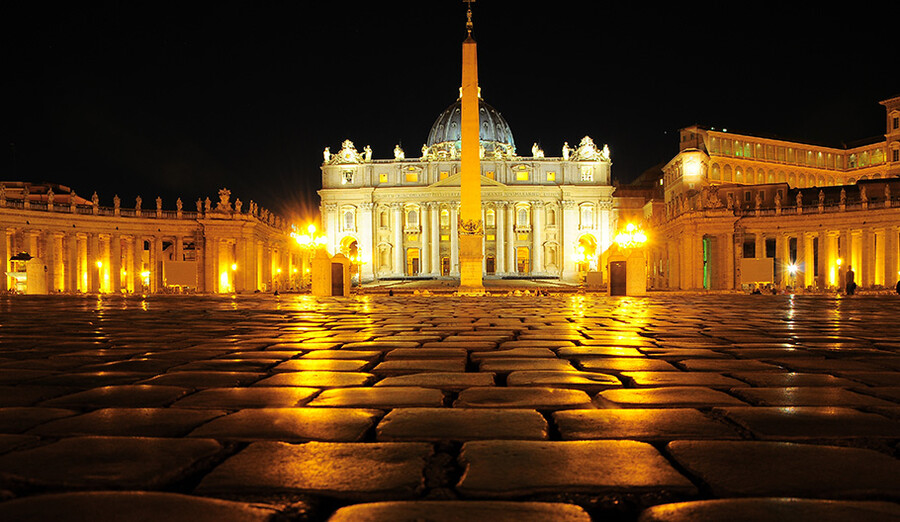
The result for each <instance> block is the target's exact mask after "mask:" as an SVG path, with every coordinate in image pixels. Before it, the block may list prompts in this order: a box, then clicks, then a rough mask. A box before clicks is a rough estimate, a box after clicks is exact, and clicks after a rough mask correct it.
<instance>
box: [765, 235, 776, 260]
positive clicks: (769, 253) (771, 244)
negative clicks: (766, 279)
mask: <svg viewBox="0 0 900 522" xmlns="http://www.w3.org/2000/svg"><path fill="white" fill-rule="evenodd" d="M766 257H769V258H774V257H775V238H774V237H769V238H766Z"/></svg>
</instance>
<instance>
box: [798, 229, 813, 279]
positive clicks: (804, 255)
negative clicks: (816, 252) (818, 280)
mask: <svg viewBox="0 0 900 522" xmlns="http://www.w3.org/2000/svg"><path fill="white" fill-rule="evenodd" d="M808 241H809V238H807V237H806V233H804V232H800V233H799V234H797V277H796V278H795V279H796V281H797V285H799V286H800V287H801V288H806V287H807V286H808V285H809V284H810V280H811V279H812V277H811V276H812V273H813V271H812V263H811V262H810V260H809V250H811V249H807V248H806V246H807V242H808Z"/></svg>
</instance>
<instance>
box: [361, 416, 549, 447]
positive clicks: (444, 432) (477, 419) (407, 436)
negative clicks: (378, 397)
mask: <svg viewBox="0 0 900 522" xmlns="http://www.w3.org/2000/svg"><path fill="white" fill-rule="evenodd" d="M547 430H548V428H547V421H546V420H545V419H544V417H543V416H541V414H540V413H538V412H537V411H535V410H525V409H522V410H518V409H488V408H485V409H468V408H398V409H395V410H393V411H391V412H390V413H388V414H387V415H386V416H385V417H384V419H382V420H381V422H379V423H378V426H377V428H376V430H375V431H376V437H377V438H378V440H380V441H441V440H456V441H465V440H477V439H532V440H540V439H546V438H547V433H548V432H547Z"/></svg>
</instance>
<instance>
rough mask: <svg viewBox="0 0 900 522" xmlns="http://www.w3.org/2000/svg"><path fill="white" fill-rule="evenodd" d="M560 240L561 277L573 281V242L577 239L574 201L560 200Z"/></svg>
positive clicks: (576, 216)
mask: <svg viewBox="0 0 900 522" xmlns="http://www.w3.org/2000/svg"><path fill="white" fill-rule="evenodd" d="M561 203H562V206H563V211H562V230H563V233H562V241H561V242H560V245H559V256H560V262H561V263H562V267H563V272H562V279H564V280H566V281H573V280H574V279H575V276H576V275H577V272H576V270H575V257H574V256H575V242H576V241H577V240H578V205H576V204H575V201H572V200H565V201H562V202H561Z"/></svg>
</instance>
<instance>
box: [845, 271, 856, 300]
mask: <svg viewBox="0 0 900 522" xmlns="http://www.w3.org/2000/svg"><path fill="white" fill-rule="evenodd" d="M855 279H856V274H855V273H854V272H853V267H852V266H850V265H847V288H846V290H847V295H853V294H854V293H855V292H856V281H855Z"/></svg>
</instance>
